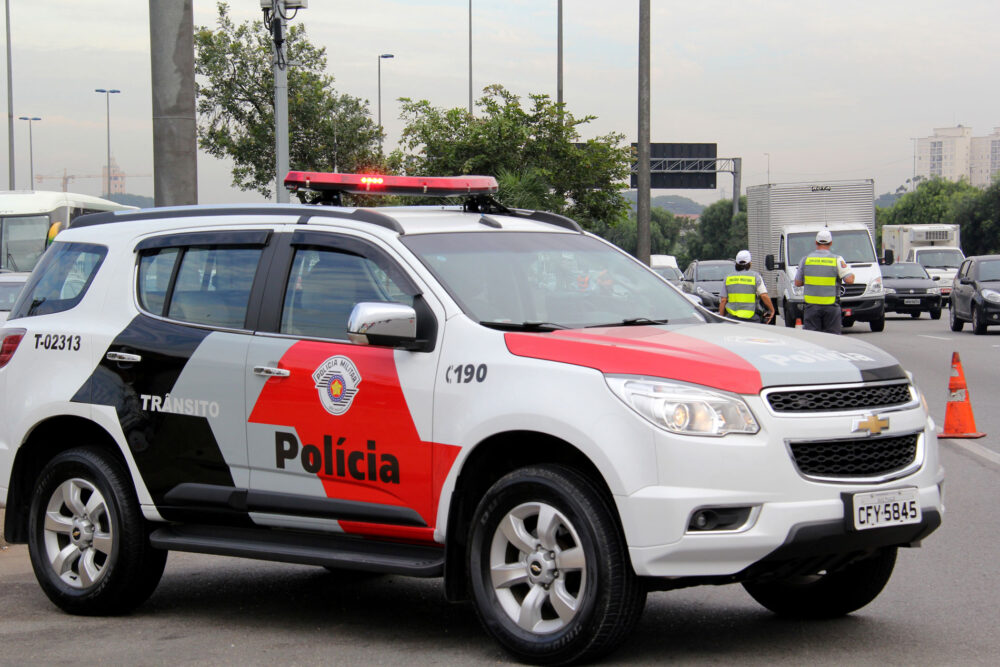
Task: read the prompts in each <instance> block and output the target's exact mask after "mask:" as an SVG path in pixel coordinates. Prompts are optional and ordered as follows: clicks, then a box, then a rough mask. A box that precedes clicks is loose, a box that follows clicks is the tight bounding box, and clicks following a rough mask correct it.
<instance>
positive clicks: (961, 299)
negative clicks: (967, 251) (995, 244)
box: [951, 255, 1000, 335]
mask: <svg viewBox="0 0 1000 667" xmlns="http://www.w3.org/2000/svg"><path fill="white" fill-rule="evenodd" d="M966 322H972V332H973V333H975V334H977V335H981V334H984V333H986V327H988V326H989V325H991V324H1000V255H979V256H977V257H966V258H965V261H964V262H962V266H961V267H959V269H958V273H957V274H956V275H955V280H954V282H953V283H952V285H951V330H952V331H961V330H962V327H963V326H965V323H966Z"/></svg>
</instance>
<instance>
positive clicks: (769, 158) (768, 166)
mask: <svg viewBox="0 0 1000 667" xmlns="http://www.w3.org/2000/svg"><path fill="white" fill-rule="evenodd" d="M764 155H766V156H767V182H768V184H770V183H771V154H770V153H764Z"/></svg>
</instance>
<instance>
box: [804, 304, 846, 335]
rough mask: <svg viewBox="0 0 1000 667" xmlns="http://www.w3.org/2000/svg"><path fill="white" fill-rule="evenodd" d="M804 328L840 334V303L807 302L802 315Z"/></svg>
mask: <svg viewBox="0 0 1000 667" xmlns="http://www.w3.org/2000/svg"><path fill="white" fill-rule="evenodd" d="M802 328H803V329H805V330H806V331H825V332H827V333H832V334H839V333H840V331H841V329H840V304H836V303H835V304H832V305H829V306H821V305H818V304H815V303H807V304H806V308H805V313H804V314H803V317H802Z"/></svg>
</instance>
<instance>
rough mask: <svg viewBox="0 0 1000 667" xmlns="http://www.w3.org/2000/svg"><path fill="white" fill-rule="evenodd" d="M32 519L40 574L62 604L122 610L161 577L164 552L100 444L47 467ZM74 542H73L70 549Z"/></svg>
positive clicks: (125, 478) (87, 611) (88, 610)
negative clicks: (151, 536)
mask: <svg viewBox="0 0 1000 667" xmlns="http://www.w3.org/2000/svg"><path fill="white" fill-rule="evenodd" d="M67 498H70V500H67ZM74 505H75V507H74ZM29 521H30V523H29V532H28V553H29V555H30V557H31V566H32V568H33V569H34V570H35V577H36V578H37V579H38V583H39V584H40V585H41V587H42V590H43V591H45V594H46V595H47V596H48V597H49V599H50V600H51V601H52V602H53V603H54V604H55V605H56V606H57V607H59V608H61V609H63V610H64V611H67V612H69V613H71V614H80V615H85V616H103V615H111V614H122V613H125V612H127V611H130V610H131V609H133V608H135V607H136V606H138V605H139V604H141V603H142V602H144V601H145V600H146V599H147V598H149V596H150V595H152V594H153V591H154V590H155V589H156V585H157V584H158V583H159V582H160V577H161V576H162V575H163V568H164V565H165V564H166V562H167V552H166V551H162V550H159V549H154V548H153V547H152V546H150V544H149V532H148V526H147V524H146V521H145V519H144V518H143V516H142V513H141V511H140V510H139V502H138V500H137V499H136V496H135V490H134V488H133V487H132V483H131V479H130V477H129V475H128V473H127V472H126V471H125V469H124V468H123V466H122V464H121V463H119V462H118V461H117V460H116V459H114V458H113V457H111V456H109V455H107V454H105V453H103V452H101V451H99V450H97V449H90V448H80V449H72V450H69V451H66V452H63V453H62V454H59V455H58V456H56V457H55V458H54V459H52V461H50V462H49V463H48V465H46V466H45V468H44V469H43V470H42V472H41V474H40V475H39V477H38V480H37V483H36V484H35V490H34V493H33V495H32V498H31V509H30V514H29ZM71 545H72V546H76V549H75V551H72V552H69V551H67V548H68V547H70V546H71ZM66 554H68V556H69V557H68V558H67V557H64V556H65V555H66ZM57 568H58V569H57Z"/></svg>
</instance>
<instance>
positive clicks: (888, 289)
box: [883, 287, 930, 294]
mask: <svg viewBox="0 0 1000 667" xmlns="http://www.w3.org/2000/svg"><path fill="white" fill-rule="evenodd" d="M883 291H884V292H885V293H886V294H895V293H896V290H894V289H892V288H891V287H886V288H885V289H884V290H883ZM927 292H928V293H930V290H927Z"/></svg>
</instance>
